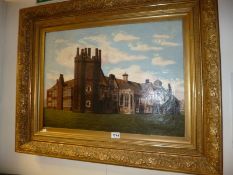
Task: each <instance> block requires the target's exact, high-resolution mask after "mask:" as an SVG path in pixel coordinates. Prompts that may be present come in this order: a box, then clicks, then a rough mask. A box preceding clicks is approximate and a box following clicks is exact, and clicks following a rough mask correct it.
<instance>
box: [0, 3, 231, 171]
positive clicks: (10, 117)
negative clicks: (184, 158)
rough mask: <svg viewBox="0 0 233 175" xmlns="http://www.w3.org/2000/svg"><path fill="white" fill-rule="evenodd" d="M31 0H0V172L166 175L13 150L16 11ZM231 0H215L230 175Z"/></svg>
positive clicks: (225, 140) (225, 166)
mask: <svg viewBox="0 0 233 175" xmlns="http://www.w3.org/2000/svg"><path fill="white" fill-rule="evenodd" d="M35 4H36V3H35V0H8V1H7V2H5V1H3V0H0V173H1V172H2V173H14V174H22V175H42V174H43V175H54V174H56V175H64V174H67V175H131V174H132V175H163V174H164V175H165V174H166V175H170V174H174V175H175V174H179V173H171V172H162V171H153V170H144V169H137V168H128V167H120V166H112V165H104V164H95V163H87V162H80V161H72V160H63V159H56V158H47V157H41V156H34V155H27V154H19V153H15V151H14V147H15V94H16V92H15V86H16V58H17V32H18V11H19V9H20V8H23V7H28V6H33V5H35ZM232 9H233V0H219V17H220V35H221V39H220V41H221V55H222V89H223V133H224V174H225V175H232V174H233V127H232V125H233V115H232V107H233V33H232V32H233V10H232Z"/></svg>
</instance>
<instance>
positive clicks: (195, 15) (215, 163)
mask: <svg viewBox="0 0 233 175" xmlns="http://www.w3.org/2000/svg"><path fill="white" fill-rule="evenodd" d="M162 18H182V19H183V20H184V21H185V23H184V29H187V32H185V41H184V43H185V51H186V52H185V56H186V57H187V58H189V59H187V61H185V72H186V74H187V75H186V76H185V82H186V83H185V89H186V92H185V94H186V98H187V99H186V101H187V102H188V105H187V107H186V109H185V111H186V112H187V113H188V115H187V116H188V118H187V120H186V129H185V137H183V138H178V137H164V136H145V135H140V134H123V135H122V137H121V139H119V140H112V139H110V133H108V132H99V131H88V132H87V131H82V130H72V129H59V128H46V129H47V130H46V132H43V131H44V130H43V125H42V122H43V121H42V117H41V115H42V110H43V108H42V107H43V106H42V105H41V102H40V99H41V97H43V93H42V92H43V83H41V82H43V64H44V63H43V60H44V38H45V33H46V32H49V31H55V30H56V31H58V30H68V29H74V28H83V27H92V26H103V25H107V24H108V25H117V24H122V23H128V22H137V21H140V22H147V21H151V20H158V19H162ZM16 103H17V104H16V151H17V152H22V153H30V154H36V155H45V156H51V157H59V158H67V159H75V160H82V161H90V162H99V163H108V164H115V165H122V166H132V167H140V168H148V169H160V170H167V171H179V172H186V173H195V174H222V123H221V120H222V119H221V85H220V56H219V35H218V11H217V0H176V1H175V0H141V1H137V0H127V1H124V0H100V1H92V0H86V1H85V0H71V1H65V2H60V3H55V4H49V5H43V6H37V7H31V8H26V9H22V10H21V11H20V21H19V41H18V65H17V97H16Z"/></svg>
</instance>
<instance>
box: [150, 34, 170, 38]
mask: <svg viewBox="0 0 233 175" xmlns="http://www.w3.org/2000/svg"><path fill="white" fill-rule="evenodd" d="M153 37H154V38H155V39H169V38H171V35H158V34H155V35H153Z"/></svg>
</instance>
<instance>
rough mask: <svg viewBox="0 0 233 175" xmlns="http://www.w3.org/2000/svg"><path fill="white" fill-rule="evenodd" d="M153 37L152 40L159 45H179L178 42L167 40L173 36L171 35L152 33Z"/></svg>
mask: <svg viewBox="0 0 233 175" xmlns="http://www.w3.org/2000/svg"><path fill="white" fill-rule="evenodd" d="M153 38H154V42H155V43H156V44H158V45H160V46H168V47H176V46H179V45H180V43H176V42H171V41H167V40H169V39H171V38H173V36H171V35H157V34H155V35H153Z"/></svg>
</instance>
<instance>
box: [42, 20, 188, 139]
mask: <svg viewBox="0 0 233 175" xmlns="http://www.w3.org/2000/svg"><path fill="white" fill-rule="evenodd" d="M183 40H184V35H183V21H182V19H173V20H161V21H152V22H146V23H133V24H122V25H113V26H99V27H93V28H80V29H73V30H64V31H56V32H47V33H46V36H45V67H44V77H45V79H44V118H43V124H44V127H55V128H56V127H57V128H70V129H82V130H94V131H106V132H121V133H132V134H145V135H163V136H176V137H184V134H185V108H184V106H185V100H184V99H185V98H184V96H185V94H184V74H185V73H184V59H185V58H184V44H183Z"/></svg>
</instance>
